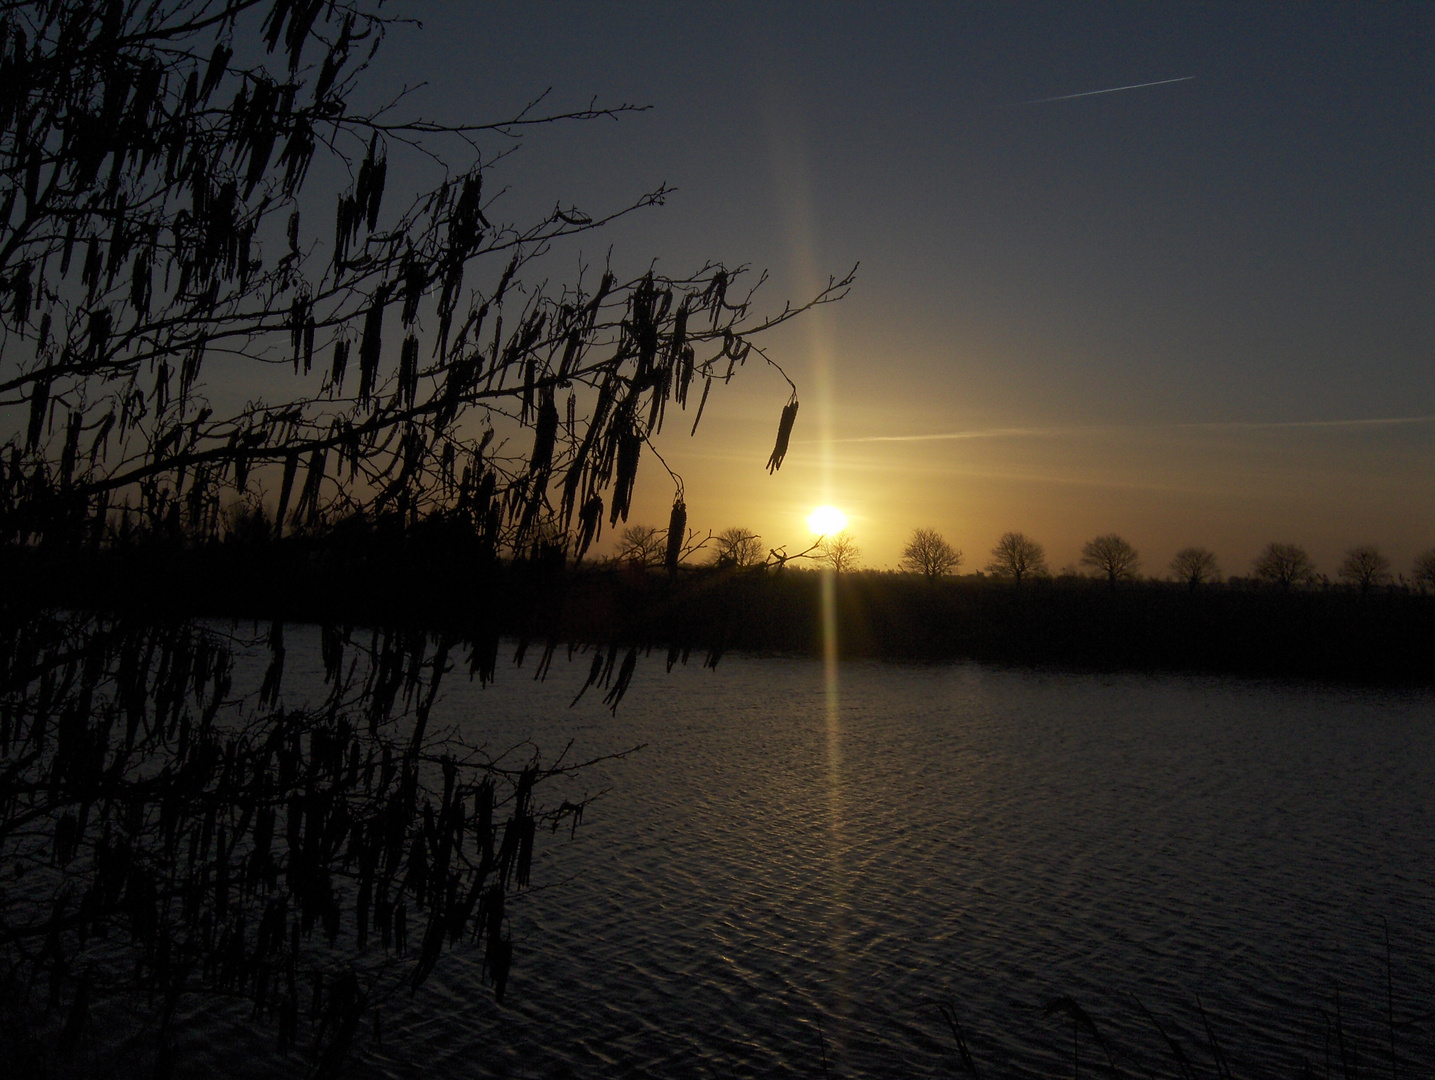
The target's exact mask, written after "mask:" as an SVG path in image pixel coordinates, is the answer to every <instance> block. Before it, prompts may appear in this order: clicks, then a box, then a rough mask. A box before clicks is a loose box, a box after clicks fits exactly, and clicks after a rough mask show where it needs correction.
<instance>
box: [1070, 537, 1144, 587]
mask: <svg viewBox="0 0 1435 1080" xmlns="http://www.w3.org/2000/svg"><path fill="white" fill-rule="evenodd" d="M1081 563H1082V565H1083V566H1094V567H1095V568H1096V569H1097V570H1099V571H1100V572H1101V573H1103V574H1105V575H1106V581H1107V584H1109V585H1110V586H1111V587H1112V588H1113V589H1114V588H1116V582H1117V581H1118V580H1127V579H1129V578H1133V577H1135V576H1136V571H1137V570H1138V569H1139V568H1140V566H1141V557H1140V556H1139V555H1138V554H1137V552H1136V549H1135V548H1134V547H1132V546H1131V545H1130V544H1128V543H1127V542H1126V541H1125V540H1123V539H1121V537H1119V536H1117V535H1116V534H1115V533H1106V534H1105V535H1104V536H1098V537H1096V538H1095V539H1094V540H1088V541H1087V542H1086V543H1085V544H1083V545H1081Z"/></svg>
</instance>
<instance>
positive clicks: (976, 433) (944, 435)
mask: <svg viewBox="0 0 1435 1080" xmlns="http://www.w3.org/2000/svg"><path fill="white" fill-rule="evenodd" d="M1432 423H1435V416H1376V417H1366V418H1361V419H1347V420H1203V421H1192V422H1189V423H1182V424H1166V425H1151V424H1141V425H1111V426H1097V427H1046V428H1034V427H1002V428H968V429H965V430H962V431H933V432H928V433H926V434H921V435H860V436H855V437H853V438H849V439H833V440H831V441H832V442H834V443H916V442H956V441H959V440H965V439H1011V438H1029V439H1054V438H1060V437H1062V436H1070V435H1100V434H1106V433H1117V432H1136V431H1163V430H1178V431H1201V430H1205V431H1280V430H1285V429H1300V428H1319V429H1337V428H1353V429H1358V428H1379V427H1398V426H1412V425H1418V424H1432ZM801 441H803V442H822V441H824V440H821V439H804V440H801Z"/></svg>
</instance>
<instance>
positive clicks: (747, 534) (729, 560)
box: [713, 525, 762, 567]
mask: <svg viewBox="0 0 1435 1080" xmlns="http://www.w3.org/2000/svg"><path fill="white" fill-rule="evenodd" d="M713 543H714V544H715V545H716V546H715V548H714V551H713V562H714V563H715V564H716V565H719V566H738V567H742V566H753V565H755V564H756V563H758V562H760V561H761V559H762V537H760V536H758V535H757V533H755V532H753V531H752V530H751V529H744V528H742V527H740V526H737V525H734V526H733V527H731V528H728V529H724V530H723V531H722V532H720V533H718V534H717V535H716V536H715V537H713Z"/></svg>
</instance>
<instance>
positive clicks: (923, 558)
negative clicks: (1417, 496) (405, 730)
mask: <svg viewBox="0 0 1435 1080" xmlns="http://www.w3.org/2000/svg"><path fill="white" fill-rule="evenodd" d="M666 544H667V534H666V533H665V532H664V531H662V530H660V529H658V528H657V527H655V526H648V525H631V526H629V527H628V528H627V529H625V530H624V531H623V532H622V534H621V535H620V536H619V539H618V544H617V546H616V548H615V551H614V554H613V556H612V559H613V561H614V562H616V563H619V564H624V565H629V566H636V567H645V566H658V565H661V564H662V562H663V557H664V555H665V552H666ZM703 550H706V551H707V560H706V561H707V563H708V565H710V566H714V567H732V568H737V569H741V568H747V567H755V566H761V565H774V566H784V565H786V564H787V563H788V562H790V561H791V560H792V559H794V558H799V557H802V558H808V559H811V560H813V561H814V562H815V563H816V564H817V565H819V566H824V567H828V568H830V569H832V570H834V571H836V572H837V573H839V574H840V573H845V572H849V571H852V570H856V569H858V568H859V567H860V565H861V562H860V560H861V548H860V546H859V545H858V544H857V541H856V537H855V536H854V535H853V533H852V532H851V530H847V529H844V530H842V531H841V532H839V533H835V534H833V535H831V536H824V537H820V538H819V539H818V540H817V542H816V543H814V544H813V545H812V547H811V548H809V549H808V550H807V551H806V552H802V553H800V556H788V555H786V554H785V552H783V550H782V549H773V550H772V551H769V552H766V553H764V551H763V543H762V537H761V536H759V535H758V534H757V533H755V532H753V531H752V530H751V529H748V528H744V527H741V526H732V527H729V528H726V529H723V530H722V531H721V532H718V533H709V534H708V536H707V537H705V538H703V539H702V540H695V541H693V542H692V544H691V546H690V547H688V548H686V549H685V550H684V552H683V554H684V558H685V559H686V558H687V557H688V556H691V555H695V554H697V552H699V551H703ZM965 561H966V556H965V554H964V553H963V552H962V551H961V550H960V549H959V548H957V547H955V546H953V545H952V544H951V543H950V542H949V541H948V540H947V539H946V538H945V537H944V536H943V535H942V534H941V532H940V531H939V530H937V529H935V528H932V527H928V526H924V527H919V528H916V529H913V530H912V534H911V536H910V537H909V538H908V540H907V543H906V544H905V545H904V546H903V548H902V556H901V559H900V560H899V562H898V564H897V568H898V570H899V571H902V572H904V573H910V574H919V575H921V576H922V577H924V578H926V579H927V580H929V581H936V580H937V579H939V578H942V577H945V576H947V575H950V574H955V573H956V572H957V571H958V570H960V569H961V567H962V565H963V564H964V563H965ZM1081 565H1082V566H1083V567H1087V568H1089V571H1090V575H1091V576H1092V577H1095V578H1097V579H1100V580H1104V581H1105V582H1106V583H1107V584H1108V586H1110V587H1112V588H1114V587H1116V585H1117V584H1118V583H1120V582H1123V581H1136V580H1140V576H1141V575H1140V569H1141V555H1140V552H1139V551H1138V550H1137V549H1136V548H1135V546H1133V545H1132V544H1131V543H1130V542H1129V541H1128V540H1126V539H1125V538H1123V537H1122V536H1120V535H1119V534H1117V533H1103V534H1102V535H1100V536H1096V537H1093V538H1092V539H1090V540H1088V541H1086V542H1085V543H1084V544H1083V545H1082V548H1081ZM1167 571H1168V575H1169V576H1168V578H1167V579H1166V580H1175V581H1178V582H1181V583H1183V584H1185V585H1187V586H1189V587H1190V588H1193V589H1194V588H1199V587H1200V586H1203V585H1212V584H1216V583H1219V582H1220V581H1221V580H1222V577H1223V575H1222V572H1221V564H1220V560H1219V559H1218V558H1217V557H1216V554H1215V552H1213V551H1211V550H1210V549H1209V548H1206V547H1202V546H1199V545H1192V546H1189V547H1183V548H1182V549H1181V550H1179V551H1178V552H1176V554H1175V556H1173V557H1172V559H1171V561H1170V563H1169V564H1167ZM983 572H984V573H986V574H990V575H992V576H993V577H997V578H1002V579H1005V580H1008V581H1010V582H1012V583H1013V584H1014V585H1021V583H1022V582H1023V581H1029V580H1032V579H1037V578H1051V577H1071V576H1079V575H1077V574H1076V573H1075V571H1074V569H1072V568H1064V569H1063V570H1062V571H1060V572H1059V573H1057V574H1053V573H1052V571H1051V568H1050V567H1049V566H1048V564H1047V561H1046V550H1045V548H1044V547H1043V546H1042V545H1041V544H1040V543H1038V542H1037V541H1036V540H1035V539H1033V538H1032V537H1030V536H1028V535H1027V534H1026V533H1023V532H1017V531H1009V532H1006V533H1003V534H1002V536H1001V538H1000V539H999V540H998V541H997V542H996V544H995V545H994V546H993V547H992V549H991V552H990V557H989V560H988V562H987V563H986V564H985V565H984V567H983ZM1336 576H1337V578H1338V579H1339V580H1340V581H1342V582H1344V583H1345V584H1347V585H1350V586H1353V587H1355V588H1357V589H1359V590H1360V591H1361V592H1369V591H1370V590H1371V589H1374V588H1378V587H1381V586H1387V585H1391V584H1394V583H1396V581H1397V575H1396V571H1395V569H1394V565H1393V564H1392V563H1391V561H1390V559H1389V558H1388V557H1387V556H1386V555H1385V554H1384V553H1383V552H1382V551H1381V550H1380V548H1379V547H1378V546H1377V545H1375V544H1356V545H1354V546H1353V547H1351V548H1349V549H1347V550H1346V552H1345V554H1344V557H1343V558H1342V559H1341V562H1340V566H1339V567H1338V568H1337V570H1336ZM1250 578H1252V579H1254V580H1256V581H1259V582H1263V583H1266V584H1269V585H1272V586H1274V587H1276V588H1279V589H1281V590H1289V589H1292V588H1299V587H1302V586H1311V585H1317V584H1322V583H1328V581H1329V579H1328V578H1326V577H1325V575H1323V574H1321V573H1320V572H1319V571H1318V570H1317V568H1316V565H1315V562H1314V560H1313V559H1312V558H1311V557H1310V554H1309V552H1307V551H1306V549H1305V548H1304V547H1303V546H1301V545H1300V544H1295V543H1285V542H1280V541H1272V542H1270V543H1268V544H1267V545H1266V546H1265V547H1264V548H1263V549H1262V550H1261V552H1260V554H1258V555H1257V556H1256V557H1255V559H1253V560H1252V562H1251V569H1250ZM1151 580H1161V579H1159V578H1152V579H1151ZM1229 580H1241V579H1240V578H1239V577H1238V576H1233V577H1232V578H1231V579H1229ZM1398 580H1400V581H1404V580H1405V578H1404V575H1400V577H1399V579H1398ZM1408 580H1409V582H1410V583H1412V584H1413V585H1414V586H1415V587H1416V588H1418V589H1421V590H1425V589H1435V548H1428V549H1426V550H1424V551H1421V552H1420V553H1419V554H1417V555H1416V556H1415V559H1414V562H1413V563H1412V565H1411V569H1410V574H1409V579H1408Z"/></svg>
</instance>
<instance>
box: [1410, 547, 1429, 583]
mask: <svg viewBox="0 0 1435 1080" xmlns="http://www.w3.org/2000/svg"><path fill="white" fill-rule="evenodd" d="M1410 575H1411V577H1413V578H1414V579H1415V584H1416V585H1418V586H1419V587H1420V588H1421V589H1435V548H1430V549H1428V550H1426V551H1422V552H1421V553H1420V554H1419V555H1416V556H1415V565H1414V566H1413V567H1412V569H1411V571H1410Z"/></svg>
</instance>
